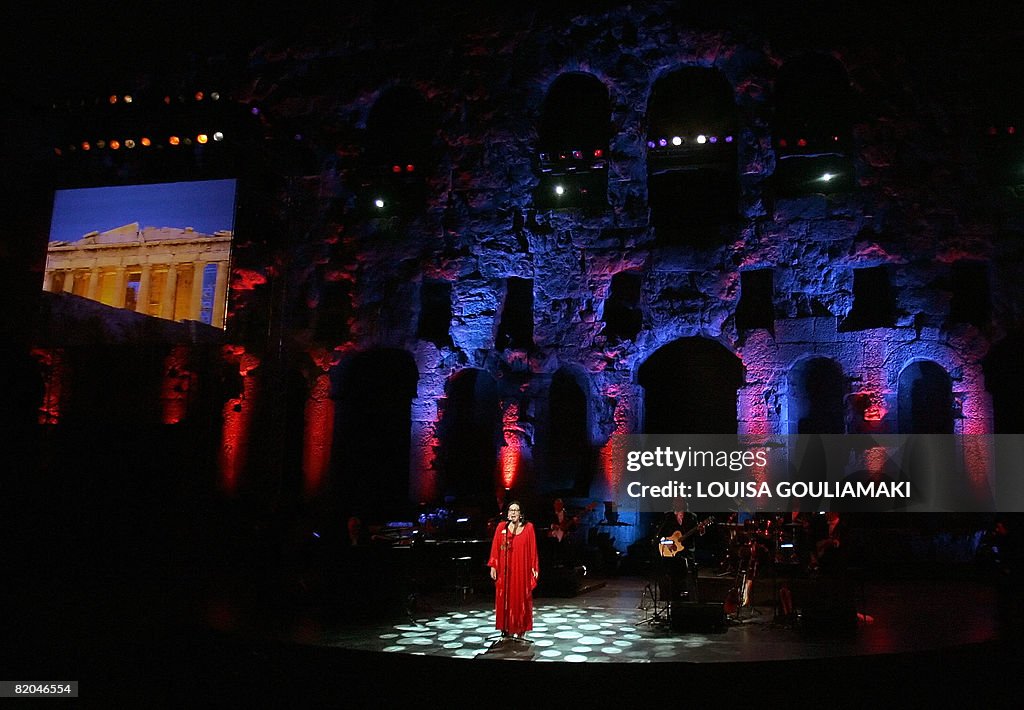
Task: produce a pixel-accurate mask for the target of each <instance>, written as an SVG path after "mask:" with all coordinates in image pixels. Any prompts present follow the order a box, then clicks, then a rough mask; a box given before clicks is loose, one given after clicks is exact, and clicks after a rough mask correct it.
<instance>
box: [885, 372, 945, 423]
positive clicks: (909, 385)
mask: <svg viewBox="0 0 1024 710" xmlns="http://www.w3.org/2000/svg"><path fill="white" fill-rule="evenodd" d="M897 410H898V411H897V421H898V427H899V431H900V433H901V434H952V433H953V385H952V381H951V380H950V377H949V373H947V372H946V369H945V368H944V367H942V365H939V364H938V363H936V362H935V361H933V360H924V359H919V360H912V361H911V362H910V363H908V364H907V365H906V366H905V367H904V368H903V370H902V371H900V375H899V380H898V384H897Z"/></svg>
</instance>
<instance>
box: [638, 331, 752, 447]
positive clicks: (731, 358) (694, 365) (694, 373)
mask: <svg viewBox="0 0 1024 710" xmlns="http://www.w3.org/2000/svg"><path fill="white" fill-rule="evenodd" d="M743 379H744V369H743V362H742V361H741V360H740V359H739V358H738V357H737V356H736V355H735V354H734V353H732V352H731V351H730V350H728V349H727V348H726V347H725V346H723V345H722V344H721V343H719V342H718V341H716V340H711V339H709V338H705V337H699V336H697V337H686V338H679V339H678V340H674V341H672V342H670V343H668V344H666V345H663V346H662V347H660V348H658V350H657V351H655V352H654V353H653V354H652V355H651V356H650V357H649V358H647V360H646V361H644V363H643V364H642V365H641V366H640V369H639V370H638V371H637V382H638V384H639V385H640V386H641V387H643V388H644V411H643V431H644V432H645V433H647V434H735V433H736V431H737V428H738V418H737V415H736V391H737V390H738V389H739V388H740V387H742V386H743Z"/></svg>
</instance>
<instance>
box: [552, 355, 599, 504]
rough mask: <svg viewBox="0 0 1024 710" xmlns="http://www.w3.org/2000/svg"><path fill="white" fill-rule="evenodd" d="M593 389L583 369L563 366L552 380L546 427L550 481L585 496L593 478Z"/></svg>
mask: <svg viewBox="0 0 1024 710" xmlns="http://www.w3.org/2000/svg"><path fill="white" fill-rule="evenodd" d="M590 390H591V387H590V382H589V379H588V376H587V374H586V373H585V372H583V371H582V370H581V369H579V368H576V367H573V366H570V365H563V366H562V367H560V368H559V369H558V370H557V371H556V372H555V373H554V375H552V377H551V385H550V387H549V389H548V416H547V427H546V437H545V440H546V441H545V443H546V449H547V462H546V463H547V476H546V478H547V480H548V483H549V485H550V486H551V487H552V488H554V489H559V490H571V491H572V492H573V493H574V494H576V495H581V496H585V495H586V494H587V492H588V491H589V489H590V483H591V481H592V479H593V474H594V446H593V433H592V431H593V426H592V419H593V414H592V407H591V402H590V395H591V391H590Z"/></svg>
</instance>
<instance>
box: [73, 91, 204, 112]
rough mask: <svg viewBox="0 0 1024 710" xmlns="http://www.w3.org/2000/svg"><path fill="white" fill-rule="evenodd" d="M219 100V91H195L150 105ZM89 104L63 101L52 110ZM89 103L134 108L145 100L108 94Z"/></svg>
mask: <svg viewBox="0 0 1024 710" xmlns="http://www.w3.org/2000/svg"><path fill="white" fill-rule="evenodd" d="M220 100H221V94H220V92H219V91H210V92H206V91H196V92H195V93H193V94H191V95H190V96H187V97H186V96H184V95H178V96H171V95H170V94H164V96H163V97H162V98H161V99H160V100H159V102H152V101H151V102H150V103H162V104H164V105H165V106H171V105H172V104H179V105H180V104H189V103H205V102H217V101H220ZM89 103H90V102H88V101H86V100H85V99H82V100H79V101H64V102H61V103H56V102H55V103H54V104H53V108H54V109H60V108H67V109H76V108H87V107H88V106H89ZM91 103H92V105H94V106H102V105H104V104H107V105H110V106H133V107H134V106H137V105H140V104H142V103H145V100H144V99H140V98H139V97H137V96H135V94H110V95H108V96H106V97H102V98H96V99H93V100H92V102H91Z"/></svg>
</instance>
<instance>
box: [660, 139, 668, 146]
mask: <svg viewBox="0 0 1024 710" xmlns="http://www.w3.org/2000/svg"><path fill="white" fill-rule="evenodd" d="M658 145H659V146H660V147H662V148H664V147H665V146H667V145H668V139H667V138H659V139H658Z"/></svg>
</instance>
